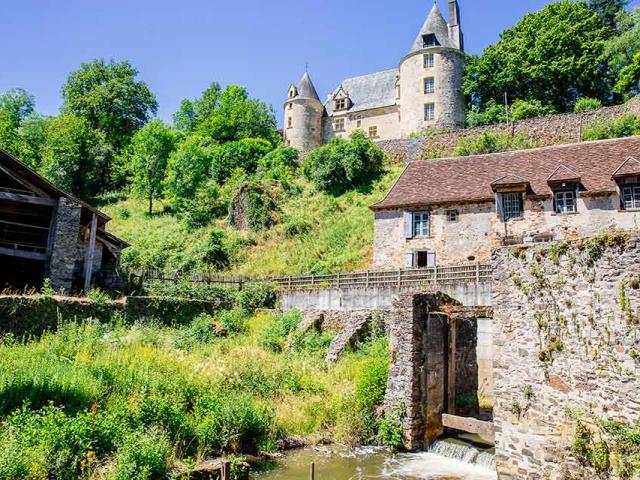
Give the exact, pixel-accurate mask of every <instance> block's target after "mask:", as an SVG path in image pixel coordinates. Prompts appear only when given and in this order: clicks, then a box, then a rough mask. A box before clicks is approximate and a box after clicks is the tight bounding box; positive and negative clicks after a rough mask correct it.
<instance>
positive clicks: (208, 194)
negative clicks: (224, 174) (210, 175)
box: [178, 181, 229, 230]
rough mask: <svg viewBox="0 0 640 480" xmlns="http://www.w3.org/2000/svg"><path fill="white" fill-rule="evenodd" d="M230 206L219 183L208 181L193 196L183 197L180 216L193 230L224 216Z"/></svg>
mask: <svg viewBox="0 0 640 480" xmlns="http://www.w3.org/2000/svg"><path fill="white" fill-rule="evenodd" d="M228 208H229V201H228V199H227V198H225V196H224V195H223V192H222V190H221V189H220V187H219V186H218V184H217V183H215V182H213V181H208V182H206V183H205V184H204V185H202V186H200V187H199V188H198V189H197V190H196V193H195V196H194V197H193V198H187V199H183V200H182V201H181V202H180V203H179V211H178V216H179V217H181V218H182V219H183V221H184V222H185V224H186V225H187V227H188V228H189V229H191V230H193V229H196V228H200V227H204V226H206V225H208V224H209V223H211V220H213V219H215V218H220V217H222V216H224V215H225V214H226V212H227V209H228Z"/></svg>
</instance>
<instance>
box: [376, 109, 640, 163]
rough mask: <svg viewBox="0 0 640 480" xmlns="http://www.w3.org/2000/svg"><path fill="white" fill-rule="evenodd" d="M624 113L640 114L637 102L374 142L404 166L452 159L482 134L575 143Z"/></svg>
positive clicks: (547, 142)
mask: <svg viewBox="0 0 640 480" xmlns="http://www.w3.org/2000/svg"><path fill="white" fill-rule="evenodd" d="M625 113H635V114H638V113H640V99H638V98H637V97H636V98H633V99H632V100H630V101H629V102H627V103H626V104H623V105H615V106H612V107H604V108H601V109H599V110H595V111H593V112H586V113H564V114H557V115H549V116H546V117H541V118H532V119H527V120H522V121H518V122H514V123H513V124H509V125H508V126H507V125H505V124H497V125H487V126H483V127H475V128H467V129H459V130H450V131H437V130H435V131H434V132H433V134H432V135H427V136H424V137H418V138H401V139H397V140H383V141H380V142H378V145H379V146H380V147H381V148H382V150H383V151H384V152H385V153H386V154H387V156H388V157H389V158H390V159H391V160H395V161H397V162H407V161H413V160H419V159H421V158H435V157H447V156H452V155H453V154H454V151H455V149H456V145H457V144H458V142H459V141H460V139H462V138H465V137H475V136H477V135H479V134H481V133H484V132H492V133H496V132H497V133H508V134H510V135H523V136H524V137H525V138H527V139H528V140H530V141H532V142H535V143H538V144H539V145H540V146H548V145H557V144H561V143H577V142H579V141H580V139H581V137H582V132H583V131H584V129H585V128H587V127H589V125H591V124H593V123H594V122H597V121H600V120H606V119H610V118H613V117H617V116H620V115H624V114H625Z"/></svg>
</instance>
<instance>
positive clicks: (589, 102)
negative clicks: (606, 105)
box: [573, 97, 602, 113]
mask: <svg viewBox="0 0 640 480" xmlns="http://www.w3.org/2000/svg"><path fill="white" fill-rule="evenodd" d="M601 107H602V102H601V101H600V100H599V99H597V98H588V97H584V98H580V99H579V100H578V101H577V102H576V104H575V105H574V106H573V111H574V112H576V113H582V112H590V111H592V110H598V109H599V108H601Z"/></svg>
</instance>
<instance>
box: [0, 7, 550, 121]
mask: <svg viewBox="0 0 640 480" xmlns="http://www.w3.org/2000/svg"><path fill="white" fill-rule="evenodd" d="M438 2H439V5H440V7H441V9H442V10H443V12H445V16H446V9H447V2H446V0H438ZM548 3H551V1H550V0H460V7H461V19H462V27H463V30H464V33H465V42H466V47H467V51H469V52H471V53H480V52H481V51H482V49H483V48H485V47H486V46H487V45H489V44H491V43H494V42H495V41H497V39H498V35H499V34H500V32H501V31H502V30H504V29H505V28H506V27H508V26H511V25H513V24H514V23H515V22H516V21H517V20H518V19H519V18H520V17H521V16H522V15H523V14H525V13H526V12H531V11H535V10H538V9H540V8H542V7H543V6H544V5H546V4H548ZM432 4H433V2H432V1H430V0H394V1H389V0H342V1H337V0H273V1H266V0H236V1H229V0H225V1H221V0H171V1H166V0H100V1H98V0H2V2H1V4H0V18H2V24H3V32H2V42H1V43H0V59H1V64H2V69H1V70H0V91H4V90H6V89H8V88H11V87H23V88H26V89H27V90H29V91H30V92H31V93H32V94H34V95H35V97H36V103H37V109H38V110H39V111H40V112H42V113H45V114H56V113H57V112H58V109H59V107H60V103H61V100H60V87H61V85H62V83H63V82H64V80H65V78H66V76H67V74H68V73H69V72H70V71H71V70H73V69H75V68H77V67H78V66H79V64H80V63H81V62H83V61H88V60H91V59H93V58H97V57H104V58H113V59H116V60H123V59H127V60H129V61H131V62H132V63H133V64H134V65H135V66H136V67H137V68H138V69H139V70H140V78H141V79H143V80H144V81H146V82H147V83H148V84H149V86H150V87H151V89H152V90H153V91H154V92H155V94H156V95H157V98H158V102H159V103H160V109H159V112H158V115H159V117H161V118H163V119H165V120H169V119H170V118H171V114H172V113H173V112H174V111H175V110H176V109H177V107H178V106H179V104H180V101H181V100H182V99H183V98H185V97H189V98H193V97H197V96H198V95H199V94H200V93H201V92H202V90H204V89H205V88H206V87H207V86H208V85H209V84H210V83H211V82H212V81H214V80H215V81H219V82H220V83H222V84H223V85H225V84H230V83H236V84H240V85H244V86H246V87H247V88H248V89H249V91H250V93H251V95H252V96H254V97H258V98H260V99H262V100H264V101H266V102H267V103H270V104H272V105H273V106H274V108H275V110H276V112H277V113H278V117H280V109H281V106H282V103H283V101H284V99H285V95H286V92H287V88H288V86H289V84H290V83H292V82H297V81H298V80H299V78H300V76H301V75H302V73H303V71H304V65H305V62H309V71H310V73H311V76H312V78H313V80H314V82H315V84H316V87H317V89H318V93H319V94H320V95H321V97H323V98H324V97H325V96H326V95H327V94H328V93H329V92H330V91H331V90H332V89H333V88H334V87H335V86H337V85H338V84H339V83H340V81H341V80H342V79H343V78H347V77H350V76H355V75H361V74H365V73H371V72H375V71H379V70H385V69H388V68H393V67H395V66H397V64H398V61H399V60H400V59H401V58H402V56H403V55H404V54H405V53H406V52H407V51H408V49H409V47H410V46H411V43H412V41H413V39H414V37H415V35H416V34H417V32H418V30H419V28H420V26H421V25H422V23H423V21H424V19H425V17H426V15H427V13H428V11H429V10H430V9H431V6H432ZM279 120H280V118H279ZM280 121H281V120H280Z"/></svg>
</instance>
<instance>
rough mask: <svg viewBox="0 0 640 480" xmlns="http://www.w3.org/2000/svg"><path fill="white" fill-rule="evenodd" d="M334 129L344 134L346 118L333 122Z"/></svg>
mask: <svg viewBox="0 0 640 480" xmlns="http://www.w3.org/2000/svg"><path fill="white" fill-rule="evenodd" d="M333 129H334V130H335V131H336V132H344V118H336V119H335V120H334V121H333Z"/></svg>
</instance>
